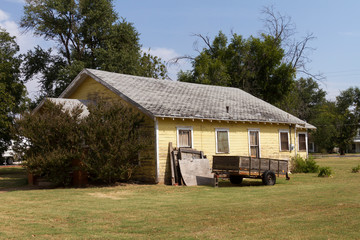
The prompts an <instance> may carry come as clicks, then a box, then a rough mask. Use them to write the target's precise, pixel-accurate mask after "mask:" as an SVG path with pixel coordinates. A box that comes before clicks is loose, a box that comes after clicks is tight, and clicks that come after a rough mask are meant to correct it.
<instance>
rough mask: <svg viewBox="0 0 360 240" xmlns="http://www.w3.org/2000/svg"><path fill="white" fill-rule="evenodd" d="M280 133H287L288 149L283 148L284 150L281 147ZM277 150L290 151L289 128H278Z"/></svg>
mask: <svg viewBox="0 0 360 240" xmlns="http://www.w3.org/2000/svg"><path fill="white" fill-rule="evenodd" d="M281 133H287V136H288V149H285V150H282V149H281ZM279 151H280V152H290V134H289V130H287V129H280V130H279Z"/></svg>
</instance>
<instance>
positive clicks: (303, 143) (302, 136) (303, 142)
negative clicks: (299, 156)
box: [298, 133, 306, 151]
mask: <svg viewBox="0 0 360 240" xmlns="http://www.w3.org/2000/svg"><path fill="white" fill-rule="evenodd" d="M298 139H299V151H306V133H299V135H298Z"/></svg>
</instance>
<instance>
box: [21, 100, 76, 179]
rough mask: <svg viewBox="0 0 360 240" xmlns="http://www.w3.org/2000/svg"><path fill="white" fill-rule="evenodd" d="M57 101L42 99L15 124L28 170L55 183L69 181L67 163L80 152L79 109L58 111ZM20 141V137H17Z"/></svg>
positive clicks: (60, 106) (60, 108) (60, 109)
mask: <svg viewBox="0 0 360 240" xmlns="http://www.w3.org/2000/svg"><path fill="white" fill-rule="evenodd" d="M62 109H63V106H62V105H61V104H59V105H55V104H54V103H52V102H50V101H45V102H44V105H43V106H42V108H41V110H40V112H38V113H37V114H32V113H25V114H24V115H23V116H22V118H21V119H20V120H18V121H17V123H16V128H15V131H16V135H17V136H22V137H25V138H26V141H25V142H24V141H18V143H19V142H20V143H22V144H21V145H19V144H18V145H17V148H18V149H17V150H18V151H22V152H23V153H24V156H23V158H24V160H25V161H24V166H25V167H26V169H27V171H28V172H29V173H32V174H34V175H37V176H40V177H46V178H48V179H49V180H50V181H52V182H54V183H56V184H62V185H68V184H69V183H70V182H71V176H70V174H71V172H72V166H71V162H72V161H73V160H75V159H77V158H79V157H80V155H81V150H82V146H81V144H80V143H81V128H80V126H79V124H78V123H79V121H80V117H79V116H80V113H81V109H79V108H74V109H73V110H72V111H71V112H69V111H64V110H62ZM19 140H20V139H19Z"/></svg>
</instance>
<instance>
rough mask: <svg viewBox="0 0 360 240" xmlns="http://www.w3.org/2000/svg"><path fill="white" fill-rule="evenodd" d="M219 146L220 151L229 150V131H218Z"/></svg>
mask: <svg viewBox="0 0 360 240" xmlns="http://www.w3.org/2000/svg"><path fill="white" fill-rule="evenodd" d="M217 147H218V149H217V151H218V152H222V153H228V152H229V139H228V132H227V131H217Z"/></svg>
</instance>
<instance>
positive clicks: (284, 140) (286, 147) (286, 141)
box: [280, 132, 289, 151]
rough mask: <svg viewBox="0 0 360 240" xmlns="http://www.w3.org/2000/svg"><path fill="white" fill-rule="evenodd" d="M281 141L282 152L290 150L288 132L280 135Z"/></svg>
mask: <svg viewBox="0 0 360 240" xmlns="http://www.w3.org/2000/svg"><path fill="white" fill-rule="evenodd" d="M280 140H281V145H280V146H281V151H286V150H289V138H288V133H287V132H281V133H280Z"/></svg>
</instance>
